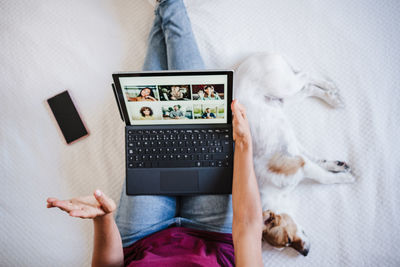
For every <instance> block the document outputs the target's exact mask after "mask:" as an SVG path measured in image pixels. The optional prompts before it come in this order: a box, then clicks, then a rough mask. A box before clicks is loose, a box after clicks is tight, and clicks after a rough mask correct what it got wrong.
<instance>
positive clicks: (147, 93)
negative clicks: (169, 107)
mask: <svg viewBox="0 0 400 267" xmlns="http://www.w3.org/2000/svg"><path fill="white" fill-rule="evenodd" d="M126 96H127V98H128V101H157V99H156V98H155V96H154V93H153V91H152V90H151V89H150V88H148V87H146V88H143V89H142V90H140V93H139V95H138V96H137V97H130V96H129V95H128V94H126Z"/></svg>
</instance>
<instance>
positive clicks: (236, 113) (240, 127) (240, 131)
mask: <svg viewBox="0 0 400 267" xmlns="http://www.w3.org/2000/svg"><path fill="white" fill-rule="evenodd" d="M231 109H232V115H233V121H232V125H233V140H234V141H235V144H236V145H242V144H243V145H251V134H250V128H249V122H248V120H247V116H246V109H245V108H244V106H243V105H242V104H240V103H239V101H238V100H236V99H235V100H233V101H232V103H231Z"/></svg>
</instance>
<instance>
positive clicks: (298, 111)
mask: <svg viewBox="0 0 400 267" xmlns="http://www.w3.org/2000/svg"><path fill="white" fill-rule="evenodd" d="M187 7H188V13H189V15H190V18H191V21H192V24H193V25H192V26H193V30H194V32H195V35H196V38H197V40H198V43H199V47H200V50H201V52H202V54H203V57H204V59H205V62H206V64H207V66H208V67H209V68H234V67H235V66H237V65H238V64H239V63H240V61H241V60H243V59H244V58H246V57H247V56H248V55H250V54H252V53H254V52H260V51H264V52H265V51H271V52H278V53H282V54H284V55H285V56H286V57H287V58H289V59H290V60H291V61H292V62H293V65H294V66H295V67H297V68H299V69H302V70H308V71H312V72H318V73H321V74H323V75H326V76H329V77H330V78H331V79H333V80H334V81H336V83H337V84H338V85H339V87H340V88H341V92H342V95H343V97H344V99H345V102H346V108H345V109H342V110H333V109H331V108H329V107H328V106H326V105H325V104H323V103H322V102H321V101H319V100H315V99H308V100H306V101H305V102H303V104H300V105H298V106H295V107H291V108H289V110H288V116H289V118H290V119H291V120H292V121H293V124H294V127H295V130H296V132H297V134H298V137H299V139H300V140H301V141H302V143H303V144H304V146H305V147H306V148H307V149H308V150H310V151H311V152H313V153H315V154H317V155H320V156H321V157H324V158H328V159H343V160H346V161H348V162H349V163H350V165H351V166H352V168H353V170H354V173H355V175H356V176H357V178H358V181H357V182H356V183H355V184H352V185H334V186H323V185H318V184H312V183H308V184H304V185H301V186H299V188H298V189H297V191H296V192H295V193H294V194H293V196H292V197H293V201H294V203H296V204H295V205H297V207H298V211H297V214H296V217H298V218H299V220H300V222H301V224H302V225H303V226H304V228H305V229H306V231H307V232H308V235H309V236H310V239H311V242H312V246H311V251H310V253H309V255H308V256H307V257H306V258H304V257H302V256H298V255H297V253H296V252H295V251H293V250H289V249H288V250H284V251H283V252H278V251H276V250H272V249H271V248H270V247H269V246H267V245H265V246H264V248H263V249H264V252H263V258H264V263H265V265H266V266H293V265H294V264H295V265H296V266H399V265H400V256H399V255H400V254H399V253H398V251H397V246H398V244H399V243H400V229H399V225H400V208H399V206H400V205H399V204H400V197H399V195H400V191H399V189H400V182H399V181H400V175H399V173H400V168H399V166H400V164H399V158H400V153H399V149H400V141H399V138H400V137H399V136H400V131H399V123H400V111H399V101H400V93H399V88H400V16H399V14H400V2H399V1H395V0H387V1H372V0H366V1H361V0H359V1H353V0H352V1H345V0H341V1H311V0H301V1H286V0H284V1H263V0H251V1H229V0H221V1H213V0H203V1H199V0H197V1H195V0H188V1H187ZM152 19H153V13H152V6H151V5H150V4H149V3H148V2H147V1H146V0H135V1H129V0H117V1H111V0H108V1H104V0H103V1H98V0H84V1H77V0H74V1H65V0H59V1H50V0H48V1H45V0H40V1H29V0H25V1H4V0H3V1H0V32H1V35H0V75H1V76H0V77H1V79H0V85H1V89H0V90H1V91H0V177H1V187H0V188H1V192H0V237H1V238H0V240H1V241H0V242H1V243H0V266H88V265H90V260H91V259H90V258H91V251H92V234H93V229H92V223H91V222H90V221H85V220H79V219H75V218H71V217H68V216H67V215H66V214H64V213H62V212H60V211H59V210H55V209H52V210H48V209H46V202H45V201H46V198H47V197H48V196H56V197H59V198H69V197H72V196H79V195H86V194H91V193H92V192H93V190H94V189H96V188H101V189H102V190H103V191H104V192H106V193H107V194H109V195H110V196H111V197H113V198H114V199H115V200H118V199H119V194H120V192H121V186H122V183H123V180H124V137H123V136H124V134H123V131H124V124H123V123H122V121H121V120H120V118H119V114H118V110H117V106H116V103H115V99H114V96H113V94H112V91H111V87H110V82H111V73H113V72H115V71H133V70H139V69H140V67H141V65H142V63H143V59H144V55H145V51H146V39H147V34H148V31H149V29H150V27H151V23H152ZM65 89H69V91H70V93H71V95H72V97H73V98H74V100H75V103H76V105H77V107H78V108H79V111H80V112H81V114H82V117H83V119H84V121H85V122H86V123H87V125H88V128H89V130H90V132H91V134H90V136H89V137H88V138H86V139H84V140H81V141H79V142H77V143H75V144H73V145H70V146H68V145H65V144H64V143H63V139H62V136H61V134H60V132H59V131H58V129H57V126H56V123H55V121H54V119H53V118H52V115H51V113H50V111H49V110H48V108H47V106H46V105H45V100H46V99H47V98H49V97H51V96H52V95H54V94H56V93H58V92H61V91H62V90H65ZM251 115H252V114H250V116H251Z"/></svg>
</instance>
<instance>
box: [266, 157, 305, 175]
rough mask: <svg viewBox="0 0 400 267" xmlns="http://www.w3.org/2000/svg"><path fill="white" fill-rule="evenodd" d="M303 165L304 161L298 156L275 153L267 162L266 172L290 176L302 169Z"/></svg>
mask: <svg viewBox="0 0 400 267" xmlns="http://www.w3.org/2000/svg"><path fill="white" fill-rule="evenodd" d="M304 164H305V161H304V159H303V158H302V157H300V156H290V155H288V154H282V153H276V154H274V155H273V156H272V157H271V158H270V159H269V161H268V170H269V171H271V172H274V173H276V174H283V175H292V174H295V173H296V172H297V171H298V170H299V169H300V168H302V167H303V166H304Z"/></svg>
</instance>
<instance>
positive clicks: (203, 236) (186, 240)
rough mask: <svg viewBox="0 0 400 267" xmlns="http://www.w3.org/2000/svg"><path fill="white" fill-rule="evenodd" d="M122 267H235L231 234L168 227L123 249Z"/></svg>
mask: <svg viewBox="0 0 400 267" xmlns="http://www.w3.org/2000/svg"><path fill="white" fill-rule="evenodd" d="M124 256H125V266H130V267H131V266H135V267H137V266H139V267H140V266H184V267H186V266H207V267H212V266H235V263H234V259H235V258H234V253H233V243H232V234H223V233H216V232H208V231H201V230H195V229H190V228H185V227H172V228H167V229H165V230H162V231H160V232H157V233H154V234H152V235H150V236H147V237H146V238H144V239H141V240H139V241H137V242H135V243H133V244H132V245H131V246H129V247H126V248H124Z"/></svg>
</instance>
